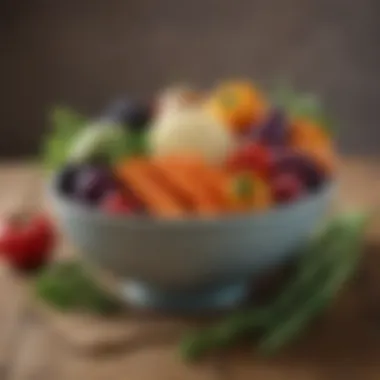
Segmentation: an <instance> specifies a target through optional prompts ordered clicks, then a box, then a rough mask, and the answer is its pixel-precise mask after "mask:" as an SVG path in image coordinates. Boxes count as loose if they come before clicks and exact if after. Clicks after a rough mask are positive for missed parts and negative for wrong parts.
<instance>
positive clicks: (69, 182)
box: [56, 165, 79, 195]
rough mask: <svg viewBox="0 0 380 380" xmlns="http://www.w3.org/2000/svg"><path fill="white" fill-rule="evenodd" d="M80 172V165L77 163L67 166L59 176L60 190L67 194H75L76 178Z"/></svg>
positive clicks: (58, 185)
mask: <svg viewBox="0 0 380 380" xmlns="http://www.w3.org/2000/svg"><path fill="white" fill-rule="evenodd" d="M78 172H79V167H78V166H76V165H67V166H65V167H64V168H63V169H62V170H61V171H60V173H59V174H58V176H57V184H56V186H57V188H58V191H60V192H62V193H63V194H65V195H73V194H74V189H75V178H76V175H77V174H78Z"/></svg>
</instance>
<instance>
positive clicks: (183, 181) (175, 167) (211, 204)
mask: <svg viewBox="0 0 380 380" xmlns="http://www.w3.org/2000/svg"><path fill="white" fill-rule="evenodd" d="M153 165H154V168H155V169H156V173H155V174H156V176H157V179H158V180H159V181H162V182H163V184H164V185H166V186H168V187H169V188H171V189H172V191H174V192H175V193H177V195H178V196H180V197H181V198H182V199H185V200H186V201H187V203H188V204H189V205H190V207H191V208H192V209H193V210H194V211H195V212H196V213H199V214H201V215H204V214H215V213H217V212H218V211H219V210H220V207H219V205H218V203H217V202H216V201H215V199H214V198H213V197H212V194H210V192H209V191H208V189H207V188H206V187H205V186H204V184H203V183H202V181H199V179H198V171H199V165H193V162H189V163H188V162H182V163H179V162H171V161H166V162H165V160H155V161H154V164H153Z"/></svg>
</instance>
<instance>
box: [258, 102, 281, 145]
mask: <svg viewBox="0 0 380 380" xmlns="http://www.w3.org/2000/svg"><path fill="white" fill-rule="evenodd" d="M287 137H288V122H287V119H286V117H285V114H284V112H282V111H281V110H279V109H275V110H273V111H272V112H271V113H270V114H269V116H268V118H267V119H266V120H265V122H264V123H263V125H262V126H261V127H259V130H258V132H257V135H256V136H255V138H258V139H259V141H260V142H262V143H264V144H266V145H270V146H285V145H286V143H287Z"/></svg>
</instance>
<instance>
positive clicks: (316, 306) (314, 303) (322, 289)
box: [260, 217, 365, 354]
mask: <svg viewBox="0 0 380 380" xmlns="http://www.w3.org/2000/svg"><path fill="white" fill-rule="evenodd" d="M348 221H349V223H348V224H347V225H345V227H346V229H345V231H344V232H345V233H342V234H341V236H338V237H337V238H336V240H335V242H334V244H331V245H330V247H329V249H328V250H327V254H328V255H329V256H330V257H331V266H330V268H328V269H327V271H325V273H324V279H323V281H322V282H319V283H318V282H316V283H315V284H314V286H313V288H311V289H309V291H310V292H311V293H309V297H308V298H307V299H306V300H304V301H303V303H302V304H300V305H299V306H298V308H296V309H295V310H291V311H290V313H288V314H289V315H287V316H285V320H284V321H283V322H280V323H279V324H278V325H277V326H275V327H274V328H272V329H271V328H269V329H268V330H269V332H268V333H267V336H265V337H264V338H263V340H262V343H261V344H260V350H261V351H262V352H264V353H267V354H272V353H275V352H276V351H277V350H278V349H280V348H281V347H282V346H284V345H285V344H287V343H289V342H290V341H292V340H293V339H294V338H295V337H296V336H298V334H299V333H300V332H301V331H302V330H303V329H304V328H305V327H306V326H307V324H308V323H309V321H310V320H311V319H312V318H313V317H314V316H316V315H317V314H318V313H319V312H320V311H322V310H323V309H324V308H325V307H326V305H327V304H328V301H329V300H331V299H333V298H334V297H335V296H336V295H337V293H338V292H339V290H340V289H341V287H342V286H343V284H344V283H345V282H346V280H348V278H349V277H350V275H351V274H352V272H353V271H354V269H355V268H356V264H357V262H358V259H359V256H360V255H359V253H360V250H359V247H360V244H359V243H360V237H361V235H362V232H363V228H364V226H365V218H360V217H358V218H357V219H352V220H350V219H348ZM346 222H347V221H346V220H344V219H343V220H342V223H346ZM283 317H284V316H283ZM269 327H270V326H269Z"/></svg>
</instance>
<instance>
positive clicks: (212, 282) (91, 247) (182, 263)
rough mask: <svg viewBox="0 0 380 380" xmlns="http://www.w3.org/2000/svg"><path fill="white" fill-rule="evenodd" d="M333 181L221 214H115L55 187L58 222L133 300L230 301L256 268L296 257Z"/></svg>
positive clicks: (165, 304)
mask: <svg viewBox="0 0 380 380" xmlns="http://www.w3.org/2000/svg"><path fill="white" fill-rule="evenodd" d="M332 190H333V186H331V184H329V185H326V186H325V187H323V188H321V190H319V192H317V193H315V194H311V195H309V196H307V197H305V198H303V199H302V200H300V201H298V202H297V203H294V204H291V205H288V206H282V207H277V208H274V209H272V210H269V211H266V212H263V213H255V214H247V215H239V216H226V217H223V218H218V219H207V220H203V219H202V220H200V219H187V220H180V221H170V220H155V219H151V218H147V217H136V216H131V217H127V216H109V215H106V214H104V213H102V212H101V211H99V210H94V209H90V208H87V207H85V206H83V205H81V204H78V203H77V202H73V201H72V200H69V199H68V198H66V197H64V196H62V195H61V194H58V192H57V191H56V190H54V186H53V191H52V193H51V195H52V201H53V205H54V207H55V211H56V215H57V217H58V222H59V223H60V224H61V226H62V229H63V232H64V233H65V234H66V235H67V237H68V238H69V239H71V240H72V242H73V243H74V244H75V245H76V246H77V247H78V248H79V251H80V253H81V254H82V255H83V256H84V257H85V258H86V259H87V260H88V261H89V262H91V263H92V264H95V265H96V266H97V267H99V268H100V269H101V270H104V271H106V272H107V271H108V272H110V273H112V274H113V275H116V276H117V277H118V278H119V279H121V280H122V283H123V284H125V285H124V286H123V287H122V288H123V289H122V294H123V296H124V297H125V298H126V299H127V300H128V302H129V303H132V304H133V305H135V306H143V307H153V308H164V309H174V310H199V309H213V308H224V307H230V306H233V305H235V304H236V303H238V302H240V301H241V300H242V299H243V298H244V297H245V295H246V292H247V289H248V284H249V283H250V282H251V280H252V278H254V276H257V275H258V274H263V272H264V271H266V270H267V269H269V268H271V267H274V266H276V265H279V264H281V263H284V262H285V261H287V260H288V259H290V258H291V257H292V256H293V255H294V253H295V252H296V251H297V248H299V247H300V246H301V245H302V244H303V243H304V242H305V240H306V239H308V237H309V236H310V234H311V233H312V232H313V231H314V230H315V228H316V227H317V226H318V224H319V223H320V222H321V220H322V219H323V217H324V215H325V213H326V210H327V208H328V206H329V204H330V200H331V198H332V194H333V191H332Z"/></svg>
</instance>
